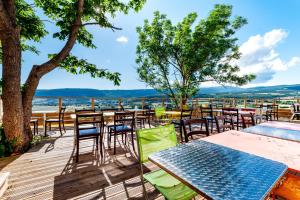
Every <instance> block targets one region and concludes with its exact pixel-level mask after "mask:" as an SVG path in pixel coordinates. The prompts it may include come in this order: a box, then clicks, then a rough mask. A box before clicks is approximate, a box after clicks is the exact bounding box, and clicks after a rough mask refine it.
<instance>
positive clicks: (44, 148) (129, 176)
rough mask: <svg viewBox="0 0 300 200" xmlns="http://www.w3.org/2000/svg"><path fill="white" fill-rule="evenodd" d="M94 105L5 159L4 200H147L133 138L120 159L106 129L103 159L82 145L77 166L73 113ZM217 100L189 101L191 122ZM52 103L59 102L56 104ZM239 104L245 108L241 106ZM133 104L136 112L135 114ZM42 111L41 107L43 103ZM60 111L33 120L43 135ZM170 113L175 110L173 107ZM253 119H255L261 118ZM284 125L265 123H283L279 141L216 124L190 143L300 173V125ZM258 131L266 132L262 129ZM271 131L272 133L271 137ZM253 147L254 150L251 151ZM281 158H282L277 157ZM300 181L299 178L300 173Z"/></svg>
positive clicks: (139, 106) (142, 105) (153, 193)
mask: <svg viewBox="0 0 300 200" xmlns="http://www.w3.org/2000/svg"><path fill="white" fill-rule="evenodd" d="M39 101H40V100H39ZM89 101H90V102H89V103H88V104H85V105H82V104H80V105H79V104H76V105H75V104H74V100H72V101H71V102H73V105H72V106H71V105H68V106H67V110H69V111H68V112H66V115H65V116H64V118H65V123H66V129H67V130H66V132H65V133H63V135H60V131H59V130H58V124H57V123H56V124H54V125H52V130H48V131H47V134H48V135H49V136H48V137H46V138H45V139H43V140H42V141H41V142H40V143H38V144H37V145H36V146H34V147H33V148H31V149H30V150H29V151H28V152H27V153H24V154H22V155H16V156H11V157H8V158H2V159H1V160H0V171H1V172H10V177H9V185H8V189H7V191H6V192H5V194H4V196H3V197H2V198H3V199H145V196H144V194H143V184H142V181H141V178H140V165H139V161H138V155H139V153H138V151H137V150H136V149H135V150H133V148H132V144H131V140H130V137H128V138H127V140H128V142H127V144H126V142H124V140H123V137H122V138H121V137H118V138H117V143H116V154H114V151H113V147H112V148H109V147H108V141H107V140H108V133H107V130H106V129H105V132H104V142H103V144H104V147H103V155H101V153H100V151H99V150H97V149H96V148H95V146H96V145H95V141H94V140H84V141H80V151H79V161H78V162H76V145H75V144H74V125H76V123H75V122H74V116H75V117H76V114H75V113H74V111H72V109H75V108H77V109H78V107H80V108H81V109H83V107H85V108H88V107H91V108H96V113H97V112H100V113H101V111H100V110H98V111H97V109H98V108H97V102H98V103H99V102H100V100H97V99H95V98H91V99H89ZM106 101H108V100H106ZM217 101H218V102H219V103H220V102H221V100H216V99H193V100H191V101H189V103H190V106H191V107H192V108H193V114H192V116H191V118H192V119H199V118H205V116H206V114H205V111H203V108H204V107H206V108H207V107H209V105H216V104H214V103H215V102H217ZM289 101H290V102H293V103H294V104H295V105H296V102H297V101H298V100H297V99H293V100H291V99H289ZM50 102H55V101H54V100H51V101H50ZM56 102H57V103H54V105H53V103H52V104H51V103H50V104H49V105H48V107H47V109H49V108H52V109H53V106H54V107H55V106H57V107H56V109H58V110H60V109H61V108H62V107H64V105H66V104H67V103H68V102H67V100H64V99H62V98H58V99H56ZM108 102H115V103H116V105H115V106H116V107H118V106H120V105H121V107H123V108H124V110H125V111H126V110H129V111H132V110H135V109H136V112H142V110H146V107H148V106H147V105H149V104H151V102H152V104H151V105H152V106H153V105H156V106H159V105H169V106H170V107H171V104H168V100H167V99H145V98H143V99H118V100H109V101H108ZM222 102H226V103H224V104H223V105H224V107H223V109H226V107H231V108H232V106H233V105H235V107H239V109H241V108H243V106H245V105H246V107H247V108H248V109H249V108H250V107H253V106H251V105H253V104H254V103H255V102H256V103H261V102H262V101H261V100H251V101H249V100H245V99H243V100H239V99H222ZM238 102H240V103H242V104H240V105H239V104H238ZM266 102H268V103H269V104H272V105H275V103H278V102H285V103H286V100H278V99H277V100H272V101H270V100H264V103H266ZM146 103H147V104H146ZM130 105H131V106H134V107H131V108H130V109H129V107H130ZM38 106H40V104H39V105H38ZM49 106H50V107H49ZM51 106H52V107H51ZM282 107H285V108H281V109H279V112H278V113H279V121H289V117H290V115H291V110H290V109H286V107H288V106H287V105H284V106H282ZM38 108H39V107H38ZM34 109H36V108H34ZM110 109H111V108H110ZM148 109H149V107H148ZM201 109H202V113H201ZM250 109H251V108H250ZM252 109H253V108H252ZM50 110H51V109H50ZM58 110H57V112H54V113H53V112H49V113H48V112H46V111H45V110H44V111H40V112H39V111H38V110H35V112H34V113H33V118H35V119H38V121H39V126H38V135H41V136H43V135H44V127H43V124H44V121H43V120H44V117H46V118H45V119H48V118H55V117H56V118H58V117H59V116H58ZM169 110H174V109H171V108H170V109H169ZM254 110H255V109H254ZM256 110H258V108H256ZM167 112H170V111H166V113H167ZM171 112H178V111H171ZM241 112H242V111H241ZM103 113H107V111H103ZM242 113H243V112H242ZM77 115H78V114H77ZM214 115H216V116H219V115H221V116H222V115H225V113H224V112H223V114H220V113H215V112H214ZM253 116H255V113H254V115H253ZM157 117H158V116H157ZM157 117H155V116H154V117H153V118H151V128H153V127H155V126H158V125H160V124H161V123H163V124H164V122H163V121H160V120H158V119H157ZM158 118H159V117H158ZM169 118H170V120H171V119H178V115H177V116H176V115H173V114H172V115H170V116H169ZM183 120H184V119H183ZM274 120H275V121H274ZM108 121H110V122H112V121H113V118H110V119H109V120H108ZM279 121H278V122H277V120H276V118H274V119H272V121H270V122H267V121H266V119H263V123H262V125H263V127H264V128H265V127H268V123H275V124H271V126H273V127H274V126H275V127H276V123H279V125H278V127H279V130H282V135H286V136H287V138H285V139H278V137H277V136H274V137H273V136H272V135H264V134H262V133H255V134H250V132H251V127H249V128H246V129H245V130H250V132H249V131H248V132H249V133H244V135H246V138H242V136H239V137H236V135H237V134H238V135H239V134H241V133H242V132H240V131H235V132H234V131H232V130H229V129H228V130H227V129H226V130H225V132H224V133H218V129H217V124H215V123H213V129H212V130H209V135H210V136H208V137H207V136H206V135H203V134H200V135H196V136H194V137H193V139H192V141H189V143H191V142H192V143H193V141H198V140H199V139H200V141H209V142H212V143H215V144H219V145H224V146H228V147H230V148H232V149H235V150H238V151H239V152H247V153H251V154H254V155H257V156H261V157H264V158H267V160H269V159H271V160H275V161H279V162H282V163H284V164H286V165H287V166H288V167H289V168H290V169H293V170H292V171H290V172H288V174H290V173H292V174H297V172H296V171H297V170H299V167H298V166H299V165H298V164H300V157H299V155H298V153H297V152H295V149H298V148H299V147H300V144H299V142H295V141H296V140H298V139H297V137H299V135H300V125H299V126H298V127H297V124H295V123H290V122H279ZM74 123H75V124H74ZM280 123H282V124H280ZM145 124H146V125H145V127H141V126H140V124H136V130H137V129H144V130H148V129H149V126H148V124H147V123H145ZM264 124H266V125H264ZM253 127H260V128H261V126H260V125H259V124H258V125H256V126H253ZM181 128H183V127H181ZM236 128H237V127H235V129H236ZM281 128H283V129H281ZM196 129H197V128H196ZM209 129H210V126H209ZM230 129H231V128H230ZM240 129H241V128H240ZM289 129H294V130H295V131H296V130H298V132H297V131H296V134H299V135H298V136H296V139H295V137H292V138H294V139H292V141H290V140H291V139H290V138H288V137H289V134H290V132H291V131H289ZM268 131H269V130H267V131H266V132H268ZM221 132H222V131H221ZM277 132H278V130H277ZM224 134H225V135H224ZM257 134H258V135H257ZM292 134H293V132H292ZM75 135H76V134H75ZM129 135H130V134H129ZM262 135H263V136H262ZM177 138H178V141H179V142H181V143H185V141H183V140H181V137H180V131H179V129H177ZM225 138H231V139H230V140H229V142H224V141H227V140H226V139H225ZM125 140H126V139H125ZM189 140H190V139H189ZM257 140H259V142H257ZM264 140H267V141H268V142H271V143H266V144H265V142H266V141H264ZM230 141H231V142H230ZM246 141H247V142H246ZM239 142H243V145H242V146H240V145H236V144H237V143H239ZM134 143H135V147H136V146H137V138H136V132H134ZM192 143H191V144H192ZM249 145H250V146H251V145H252V148H250V150H249ZM264 145H268V146H269V148H268V150H266V151H260V150H259V149H261V148H262V147H263V146H264ZM279 147H280V149H279V150H280V152H281V154H280V155H278V151H273V150H272V149H277V150H278V148H279ZM270 149H271V150H270ZM275 154H276V155H277V156H275ZM154 163H155V164H154ZM154 163H153V162H148V163H147V164H146V166H144V173H146V172H150V171H153V170H157V169H159V167H158V165H157V163H156V162H154ZM159 166H160V167H163V166H161V165H159ZM166 170H167V169H166ZM173 173H175V172H172V174H173ZM285 173H286V172H285ZM175 175H176V174H175ZM269 175H271V174H269ZM284 176H286V175H284ZM297 176H299V174H298V175H297ZM176 177H177V176H176ZM280 177H281V176H280ZM276 182H277V181H276ZM274 184H275V183H274ZM145 187H146V192H147V194H148V197H149V199H164V197H163V196H162V195H161V193H160V192H159V191H157V190H156V189H155V187H153V186H152V185H151V184H150V183H149V182H145ZM273 187H275V185H272V187H271V188H273ZM192 188H193V187H192ZM196 191H198V190H196ZM272 193H273V192H270V193H269V195H271V194H272ZM204 196H205V197H203V195H201V193H200V194H199V195H198V196H197V197H196V199H206V198H210V197H207V196H206V195H204ZM267 197H268V196H266V198H267Z"/></svg>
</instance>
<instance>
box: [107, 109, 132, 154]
mask: <svg viewBox="0 0 300 200" xmlns="http://www.w3.org/2000/svg"><path fill="white" fill-rule="evenodd" d="M134 123H135V118H134V112H115V115H114V124H113V125H111V126H109V132H108V145H109V148H110V143H111V137H112V136H114V154H116V142H117V136H118V135H122V139H123V136H124V135H125V144H126V139H127V133H131V140H132V147H133V150H134V139H133V132H134Z"/></svg>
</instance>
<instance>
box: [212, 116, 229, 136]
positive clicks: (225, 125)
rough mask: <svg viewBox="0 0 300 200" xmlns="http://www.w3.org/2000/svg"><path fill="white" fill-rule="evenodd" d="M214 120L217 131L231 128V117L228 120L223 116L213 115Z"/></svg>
mask: <svg viewBox="0 0 300 200" xmlns="http://www.w3.org/2000/svg"><path fill="white" fill-rule="evenodd" d="M215 121H216V127H217V132H218V133H221V132H224V131H225V130H232V129H233V122H232V119H231V117H230V119H229V120H226V118H225V116H215ZM228 121H229V122H228Z"/></svg>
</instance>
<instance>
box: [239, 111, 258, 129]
mask: <svg viewBox="0 0 300 200" xmlns="http://www.w3.org/2000/svg"><path fill="white" fill-rule="evenodd" d="M241 118H242V124H243V128H247V127H249V126H255V120H254V116H253V114H252V113H250V114H242V115H241Z"/></svg>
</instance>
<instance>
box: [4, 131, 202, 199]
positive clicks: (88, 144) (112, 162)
mask: <svg viewBox="0 0 300 200" xmlns="http://www.w3.org/2000/svg"><path fill="white" fill-rule="evenodd" d="M73 140H74V138H73V131H72V130H69V131H67V133H66V134H64V136H62V137H59V136H58V133H55V134H54V135H52V136H51V138H50V139H49V140H47V141H43V142H42V143H40V144H38V145H37V146H35V147H33V148H32V149H30V150H29V151H28V152H27V153H25V154H22V155H20V156H13V157H9V158H5V159H0V171H1V172H10V173H11V176H10V179H9V189H8V190H7V191H6V193H5V194H4V196H3V199H7V200H8V199H43V200H44V199H56V200H60V199H107V200H108V199H118V200H121V199H144V198H143V193H142V184H141V180H140V176H139V175H140V171H139V165H138V161H137V158H136V153H135V152H134V151H133V150H132V149H129V148H128V147H127V146H124V145H123V143H122V142H121V138H120V139H119V141H118V143H119V146H118V148H117V155H113V151H112V150H108V149H107V144H105V146H106V150H105V152H104V154H105V155H104V158H100V153H99V152H96V150H95V149H94V148H93V146H94V145H93V141H92V140H86V141H81V143H80V157H79V162H78V163H77V164H76V163H75V160H74V159H73V157H74V155H75V151H74V145H73V142H74V141H73ZM155 168H156V166H154V165H151V164H150V165H148V166H147V168H146V170H153V169H155ZM146 188H147V193H148V195H149V198H150V199H164V198H163V197H162V196H161V195H160V194H159V193H158V192H157V191H155V189H154V188H153V187H152V186H151V185H149V184H146ZM197 199H202V197H199V198H197Z"/></svg>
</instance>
